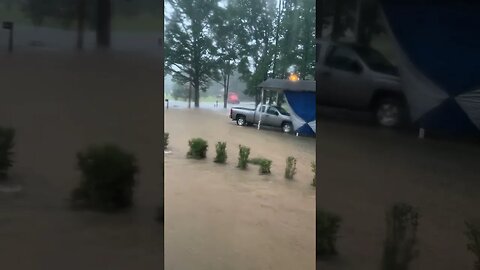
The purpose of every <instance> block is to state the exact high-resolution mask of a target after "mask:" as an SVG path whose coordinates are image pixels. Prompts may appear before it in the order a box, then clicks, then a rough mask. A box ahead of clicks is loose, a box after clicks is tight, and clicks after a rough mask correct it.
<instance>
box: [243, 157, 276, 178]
mask: <svg viewBox="0 0 480 270" xmlns="http://www.w3.org/2000/svg"><path fill="white" fill-rule="evenodd" d="M248 163H251V164H254V165H259V166H260V168H259V173H260V174H270V173H271V172H270V167H271V166H272V161H271V160H269V159H266V158H260V157H257V158H252V159H249V160H248Z"/></svg>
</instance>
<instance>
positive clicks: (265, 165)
mask: <svg viewBox="0 0 480 270" xmlns="http://www.w3.org/2000/svg"><path fill="white" fill-rule="evenodd" d="M271 166H272V161H271V160H269V159H262V161H261V162H260V169H259V173H260V174H270V173H271V172H270V167H271Z"/></svg>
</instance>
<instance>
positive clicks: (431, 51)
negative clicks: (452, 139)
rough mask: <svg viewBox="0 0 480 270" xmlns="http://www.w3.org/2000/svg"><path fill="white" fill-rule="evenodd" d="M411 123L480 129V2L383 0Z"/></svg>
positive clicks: (432, 127)
mask: <svg viewBox="0 0 480 270" xmlns="http://www.w3.org/2000/svg"><path fill="white" fill-rule="evenodd" d="M382 11H383V15H384V18H385V21H386V23H387V27H388V29H389V32H390V34H391V36H392V37H393V39H394V45H395V48H396V51H397V55H398V56H399V59H398V62H399V68H400V73H401V76H402V81H403V83H404V89H405V93H406V95H407V99H408V102H409V104H410V110H411V111H410V113H411V116H412V120H414V121H415V122H417V123H419V124H420V128H424V129H426V130H429V129H430V130H438V131H447V132H455V133H458V132H461V133H464V134H465V133H472V132H473V133H478V132H479V131H480V15H479V14H480V1H474V0H436V1H432V0H382Z"/></svg>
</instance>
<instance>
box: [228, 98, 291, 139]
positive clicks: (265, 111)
mask: <svg viewBox="0 0 480 270" xmlns="http://www.w3.org/2000/svg"><path fill="white" fill-rule="evenodd" d="M230 118H231V119H232V121H236V122H237V125H239V126H249V125H254V124H257V125H258V122H259V120H260V124H261V125H265V126H271V127H281V128H282V131H283V132H285V133H290V132H292V131H293V125H292V120H291V119H290V114H289V113H288V112H287V111H286V110H285V109H284V108H282V107H280V106H274V105H262V104H259V105H258V106H257V108H256V109H250V108H242V107H232V108H231V109H230Z"/></svg>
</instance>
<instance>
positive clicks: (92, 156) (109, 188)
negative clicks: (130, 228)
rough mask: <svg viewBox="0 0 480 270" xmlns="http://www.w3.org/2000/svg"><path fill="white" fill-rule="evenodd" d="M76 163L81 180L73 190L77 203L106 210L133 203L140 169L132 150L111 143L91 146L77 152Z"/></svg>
mask: <svg viewBox="0 0 480 270" xmlns="http://www.w3.org/2000/svg"><path fill="white" fill-rule="evenodd" d="M77 164H78V167H79V169H80V170H81V173H82V181H81V182H80V186H79V187H78V188H76V189H75V190H73V192H72V201H73V203H74V206H81V207H86V208H91V209H96V210H105V211H112V210H117V209H122V208H126V207H129V206H131V204H132V198H133V187H134V185H135V174H136V173H137V172H138V168H137V165H136V159H135V157H134V156H133V155H132V154H130V153H126V152H124V151H123V150H122V149H120V148H119V147H117V146H115V145H112V144H106V145H102V146H91V147H89V148H88V149H87V150H86V151H84V152H80V153H78V154H77Z"/></svg>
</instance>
